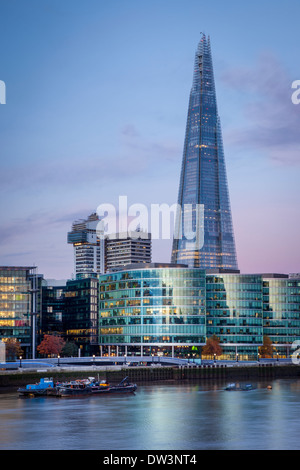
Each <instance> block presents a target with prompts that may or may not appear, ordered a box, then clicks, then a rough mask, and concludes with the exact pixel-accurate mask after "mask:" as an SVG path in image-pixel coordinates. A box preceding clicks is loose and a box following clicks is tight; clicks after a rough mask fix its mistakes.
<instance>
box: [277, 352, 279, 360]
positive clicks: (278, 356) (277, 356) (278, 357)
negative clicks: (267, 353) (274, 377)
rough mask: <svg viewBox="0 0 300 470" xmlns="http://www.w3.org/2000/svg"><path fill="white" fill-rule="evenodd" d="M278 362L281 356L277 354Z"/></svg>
mask: <svg viewBox="0 0 300 470" xmlns="http://www.w3.org/2000/svg"><path fill="white" fill-rule="evenodd" d="M277 361H279V354H278V353H277Z"/></svg>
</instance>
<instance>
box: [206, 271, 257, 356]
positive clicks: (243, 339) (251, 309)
mask: <svg viewBox="0 0 300 470" xmlns="http://www.w3.org/2000/svg"><path fill="white" fill-rule="evenodd" d="M206 328H207V332H206V334H207V337H208V338H209V337H210V336H213V335H216V336H217V337H218V338H219V339H220V345H221V347H222V350H223V356H224V358H231V359H234V358H236V359H237V354H238V355H239V356H240V358H242V359H257V357H258V347H259V346H261V345H262V344H263V335H264V332H263V296H262V277H261V276H260V275H252V274H248V275H247V274H229V273H223V274H222V273H216V274H207V276H206Z"/></svg>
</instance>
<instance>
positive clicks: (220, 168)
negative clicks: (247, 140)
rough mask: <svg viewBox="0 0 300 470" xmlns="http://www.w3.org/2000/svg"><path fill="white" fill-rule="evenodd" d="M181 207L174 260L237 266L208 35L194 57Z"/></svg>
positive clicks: (208, 265)
mask: <svg viewBox="0 0 300 470" xmlns="http://www.w3.org/2000/svg"><path fill="white" fill-rule="evenodd" d="M178 205H179V207H180V209H181V211H182V212H181V214H180V213H178V214H177V221H176V228H175V233H174V241H173V249H172V262H173V263H184V264H187V265H188V266H189V267H191V268H193V267H196V268H204V269H206V268H225V269H237V258H236V250H235V241H234V233H233V225H232V219H231V208H230V201H229V194H228V185H227V176H226V168H225V160H224V152H223V142H222V134H221V126H220V119H219V116H218V110H217V101H216V91H215V85H214V75H213V64H212V57H211V50H210V40H209V38H208V39H207V38H206V36H205V35H203V36H202V38H201V41H200V42H199V46H198V49H197V52H196V56H195V66H194V77H193V85H192V90H191V93H190V99H189V107H188V116H187V124H186V135H185V142H184V152H183V160H182V168H181V177H180V185H179V194H178ZM196 205H198V208H199V210H200V212H198V216H197V206H196ZM193 234H194V238H192V235H193ZM187 235H188V236H187Z"/></svg>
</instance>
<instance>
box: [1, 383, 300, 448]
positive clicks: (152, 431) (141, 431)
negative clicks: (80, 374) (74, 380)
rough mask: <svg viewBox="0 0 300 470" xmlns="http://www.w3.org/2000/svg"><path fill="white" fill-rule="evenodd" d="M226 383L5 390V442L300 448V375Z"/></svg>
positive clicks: (3, 444)
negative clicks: (87, 390)
mask: <svg viewBox="0 0 300 470" xmlns="http://www.w3.org/2000/svg"><path fill="white" fill-rule="evenodd" d="M225 385H226V384H222V383H217V384H205V385H202V384H180V385H178V384H176V385H170V384H154V385H141V386H139V387H138V389H137V392H136V393H135V394H134V395H131V394H130V395H123V396H120V395H118V396H117V395H113V396H93V397H85V398H50V397H48V398H45V397H44V398H43V397H39V398H20V397H19V396H18V394H17V393H2V394H1V395H0V423H1V426H0V449H5V450H11V449H18V450H73V449H77V450H100V449H101V450H103V449H105V450H123V449H126V450H145V451H147V450H155V449H159V450H199V449H202V450H204V449H206V450H212V449H218V450H255V449H258V450H259V449H263V450H274V449H277V450H281V449H282V450H298V449H300V439H299V435H300V379H294V380H292V379H288V380H287V379H282V380H274V381H269V382H266V383H263V382H260V383H255V384H254V385H256V386H257V389H256V390H251V391H246V392H228V391H224V386H225ZM267 385H272V389H271V390H269V389H268V388H267Z"/></svg>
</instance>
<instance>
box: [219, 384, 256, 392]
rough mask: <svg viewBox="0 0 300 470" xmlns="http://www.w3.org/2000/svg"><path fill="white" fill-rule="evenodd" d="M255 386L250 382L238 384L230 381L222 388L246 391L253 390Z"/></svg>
mask: <svg viewBox="0 0 300 470" xmlns="http://www.w3.org/2000/svg"><path fill="white" fill-rule="evenodd" d="M254 389H255V387H253V385H252V384H239V383H232V384H229V385H227V387H226V388H225V389H224V390H228V391H234V392H246V391H248V390H254Z"/></svg>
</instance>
